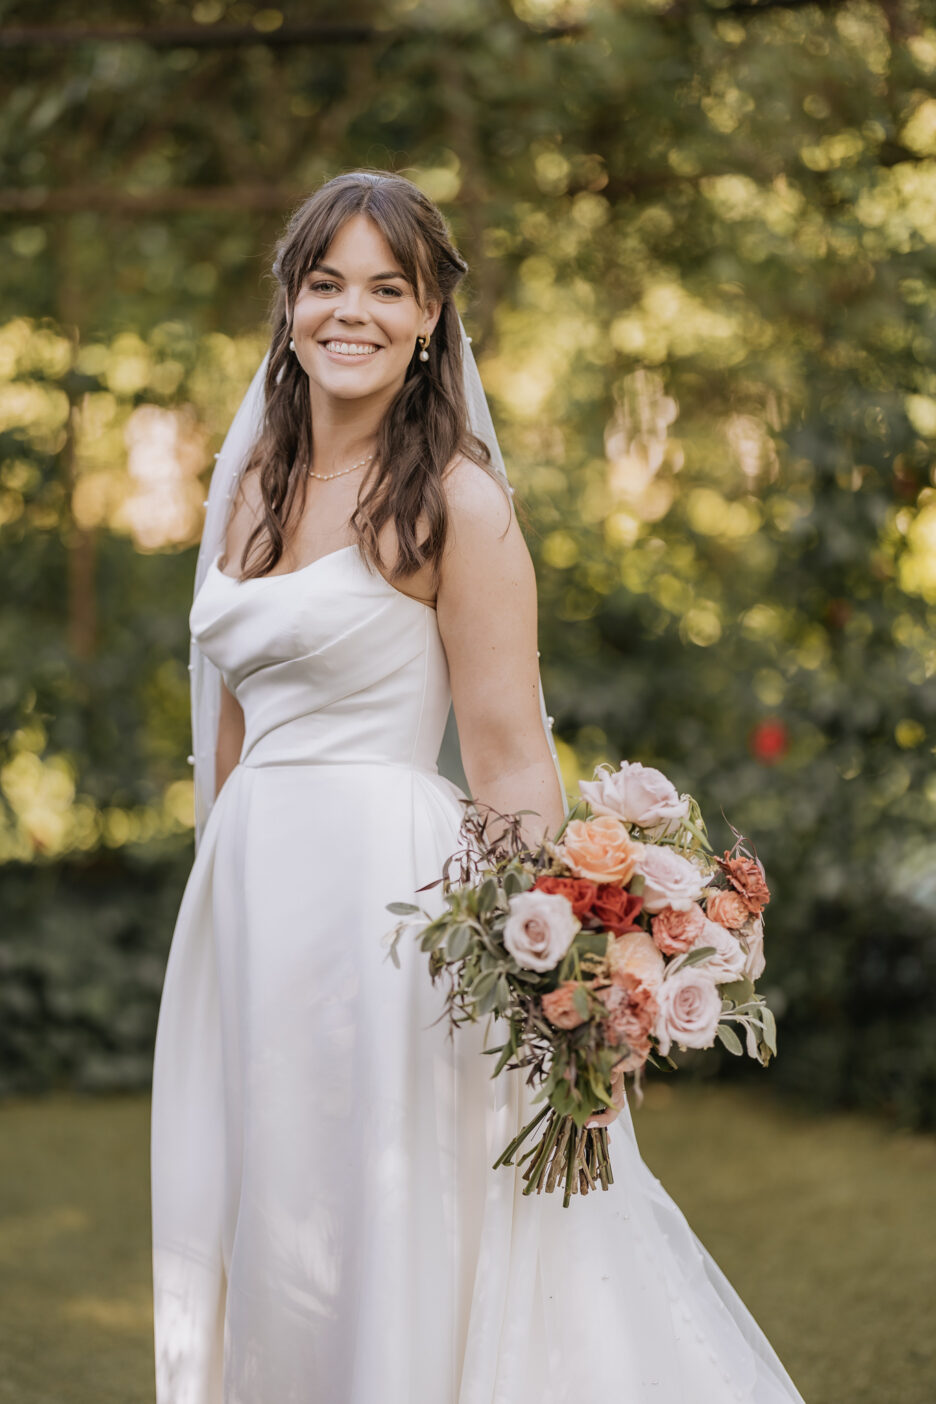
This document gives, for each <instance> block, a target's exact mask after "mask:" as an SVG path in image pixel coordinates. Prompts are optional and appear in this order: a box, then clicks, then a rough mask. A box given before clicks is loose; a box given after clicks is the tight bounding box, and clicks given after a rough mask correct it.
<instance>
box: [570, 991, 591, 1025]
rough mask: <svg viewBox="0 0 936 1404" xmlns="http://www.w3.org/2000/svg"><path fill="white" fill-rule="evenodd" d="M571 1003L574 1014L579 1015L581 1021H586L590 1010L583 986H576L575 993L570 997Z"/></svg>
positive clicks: (586, 993)
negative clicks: (573, 1007) (573, 1006)
mask: <svg viewBox="0 0 936 1404" xmlns="http://www.w3.org/2000/svg"><path fill="white" fill-rule="evenodd" d="M572 1003H573V1004H574V1005H575V1010H576V1013H577V1014H580V1015H581V1016H582V1018H583V1019H587V1018H588V1016H589V1013H590V1010H589V1007H588V992H587V991H586V989H585V988H584V986H582V985H576V987H575V991H574V993H573V995H572Z"/></svg>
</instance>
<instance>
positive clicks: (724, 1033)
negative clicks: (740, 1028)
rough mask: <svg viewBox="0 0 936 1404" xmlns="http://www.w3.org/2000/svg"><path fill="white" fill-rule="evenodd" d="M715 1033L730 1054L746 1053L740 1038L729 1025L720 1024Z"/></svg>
mask: <svg viewBox="0 0 936 1404" xmlns="http://www.w3.org/2000/svg"><path fill="white" fill-rule="evenodd" d="M715 1032H716V1034H717V1035H718V1037H719V1038H720V1039H721V1041H722V1043H723V1044H724V1045H725V1047H726V1048H727V1049H728V1052H729V1053H737V1054H740V1053H742V1052H743V1051H744V1050H743V1049H742V1047H741V1040H740V1038H739V1037H738V1035H737V1034H736V1033H735V1031H734V1029H733V1028H731V1027H730V1026H729V1025H728V1024H719V1025H718V1027H717V1028H716V1030H715Z"/></svg>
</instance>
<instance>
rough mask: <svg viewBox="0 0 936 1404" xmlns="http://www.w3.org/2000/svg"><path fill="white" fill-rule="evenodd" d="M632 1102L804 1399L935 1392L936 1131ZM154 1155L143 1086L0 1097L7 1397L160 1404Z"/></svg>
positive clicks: (684, 1086) (854, 1402)
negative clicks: (85, 1095)
mask: <svg viewBox="0 0 936 1404" xmlns="http://www.w3.org/2000/svg"><path fill="white" fill-rule="evenodd" d="M634 1119H635V1125H636V1127H637V1136H638V1139H639V1141H640V1145H641V1150H642V1152H643V1155H644V1158H645V1160H646V1161H647V1163H648V1164H649V1165H650V1166H651V1168H652V1169H653V1171H654V1173H655V1174H657V1175H659V1177H660V1179H661V1180H662V1182H663V1184H664V1185H665V1186H666V1188H667V1189H668V1190H669V1192H670V1194H672V1196H673V1198H674V1199H675V1200H676V1202H677V1203H678V1204H679V1206H680V1208H681V1209H682V1210H683V1212H684V1213H685V1215H686V1217H687V1219H688V1220H689V1223H690V1224H691V1225H692V1227H693V1228H694V1229H695V1231H696V1233H697V1234H698V1236H699V1238H700V1239H701V1240H702V1242H703V1243H704V1244H705V1245H706V1247H707V1248H708V1249H709V1251H710V1252H711V1254H712V1255H713V1257H714V1258H715V1259H716V1261H717V1262H718V1264H719V1266H720V1267H722V1268H723V1270H724V1271H725V1272H726V1273H727V1275H728V1277H729V1278H730V1279H731V1281H732V1283H733V1284H734V1286H735V1287H736V1288H737V1289H738V1291H739V1292H740V1294H741V1296H742V1298H743V1299H744V1301H745V1302H746V1303H747V1305H748V1307H749V1308H750V1310H751V1311H752V1312H753V1314H754V1316H755V1317H756V1318H757V1320H758V1321H759V1322H760V1324H761V1326H762V1327H763V1329H764V1330H765V1331H766V1333H767V1335H768V1337H769V1338H770V1340H771V1342H772V1343H773V1345H774V1346H775V1348H776V1350H777V1352H778V1354H779V1355H780V1357H781V1359H782V1360H783V1362H784V1364H785V1365H786V1367H787V1369H788V1370H789V1372H790V1374H791V1375H792V1377H793V1379H794V1380H795V1381H796V1384H797V1385H798V1387H799V1389H800V1392H801V1393H802V1394H803V1396H804V1398H805V1400H806V1402H807V1404H933V1401H934V1400H936V1345H934V1334H933V1329H932V1320H933V1304H934V1300H936V1213H934V1194H933V1186H934V1184H936V1138H934V1137H924V1136H915V1135H910V1134H902V1133H899V1132H893V1131H889V1130H888V1129H886V1128H885V1127H884V1126H882V1125H880V1124H878V1123H876V1122H875V1121H873V1120H869V1119H867V1118H864V1117H858V1116H847V1115H835V1116H823V1117H817V1116H815V1115H814V1114H812V1113H809V1112H806V1111H800V1110H798V1109H796V1108H795V1107H793V1106H788V1105H785V1104H784V1105H779V1106H778V1105H777V1103H776V1102H775V1101H773V1100H772V1099H771V1098H770V1097H769V1096H768V1095H766V1094H764V1093H761V1092H759V1091H755V1090H749V1089H740V1088H725V1087H720V1086H715V1085H694V1084H691V1083H690V1082H689V1080H688V1079H686V1080H685V1081H683V1082H682V1083H681V1084H680V1083H677V1082H676V1081H673V1082H671V1083H659V1082H654V1083H653V1084H651V1086H650V1088H649V1090H648V1093H647V1097H646V1100H645V1102H644V1105H643V1107H642V1108H640V1109H639V1110H636V1111H635V1114H634ZM148 1153H149V1102H148V1100H147V1099H146V1098H145V1097H113V1098H106V1097H102V1098H95V1099H80V1098H76V1097H66V1096H55V1097H50V1098H47V1099H42V1100H29V1101H25V1100H23V1101H8V1102H6V1103H3V1104H0V1402H2V1404H8V1401H9V1402H10V1404H85V1401H87V1404H144V1401H145V1404H152V1401H153V1368H152V1344H151V1305H152V1299H151V1290H150V1256H149V1252H150V1241H149V1178H148V1177H149V1164H148ZM587 1210H588V1201H587V1200H585V1201H582V1202H581V1203H579V1202H578V1201H575V1202H574V1207H573V1209H571V1210H570V1211H569V1212H579V1211H584V1212H587ZM257 1404H261V1401H257ZM263 1404H267V1401H263ZM414 1404H428V1402H427V1401H414ZM614 1404H627V1401H623V1400H622V1401H614Z"/></svg>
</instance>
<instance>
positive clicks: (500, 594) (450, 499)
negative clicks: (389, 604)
mask: <svg viewBox="0 0 936 1404" xmlns="http://www.w3.org/2000/svg"><path fill="white" fill-rule="evenodd" d="M442 483H443V491H444V492H445V500H446V506H447V508H448V531H447V534H446V543H445V553H444V555H443V561H442V576H441V583H440V587H439V603H440V605H441V604H443V602H444V601H449V602H450V601H452V600H453V599H455V598H456V597H459V598H461V599H463V600H473V601H475V603H476V604H480V603H481V602H482V601H483V600H486V599H490V600H491V601H492V602H495V603H498V604H501V605H502V603H503V598H504V592H505V591H509V592H511V593H513V592H516V591H517V590H518V589H519V590H523V591H525V592H529V591H531V590H535V585H534V583H533V563H532V560H531V558H530V552H529V549H528V548H527V544H526V541H525V540H524V537H523V532H522V531H521V529H520V523H519V522H518V521H517V515H516V512H515V511H514V506H513V501H512V498H511V495H510V492H509V491H508V490H506V489H505V487H504V486H503V485H502V483H501V481H500V480H499V479H498V478H495V477H494V476H493V475H492V474H491V473H490V472H489V471H488V470H487V469H486V468H484V467H482V466H481V465H480V464H478V463H475V462H473V460H472V459H470V458H467V457H460V458H457V459H455V460H453V462H452V463H451V464H450V465H449V467H448V468H447V469H446V472H445V473H444V475H443V478H442Z"/></svg>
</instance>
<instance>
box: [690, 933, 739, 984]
mask: <svg viewBox="0 0 936 1404" xmlns="http://www.w3.org/2000/svg"><path fill="white" fill-rule="evenodd" d="M700 946H714V947H715V951H714V954H713V955H710V956H707V957H706V958H705V960H704V961H702V963H701V968H702V969H703V970H704V971H705V972H706V974H708V975H711V977H712V979H713V980H714V981H715V983H716V985H730V984H731V983H732V981H734V980H740V979H741V976H742V974H743V973H744V962H745V960H746V956H745V953H744V948H743V947H742V945H741V942H740V941H739V940H738V938H737V936H736V935H735V934H734V932H733V931H727V930H726V929H725V927H724V926H720V925H719V923H718V922H717V921H709V919H708V917H703V918H702V930H701V931H700V932H699V934H698V936H696V938H695V940H694V941H693V943H692V945H691V946H690V947H689V949H690V950H697V949H698V948H699V947H700Z"/></svg>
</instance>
